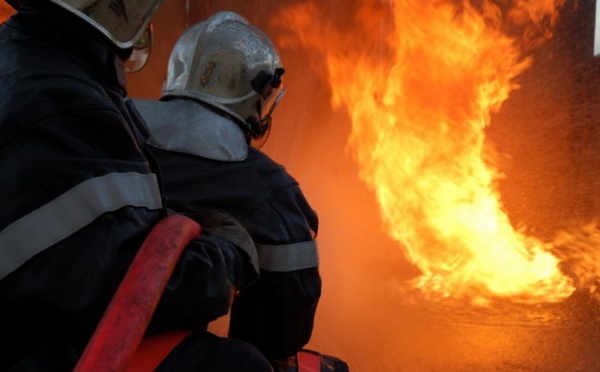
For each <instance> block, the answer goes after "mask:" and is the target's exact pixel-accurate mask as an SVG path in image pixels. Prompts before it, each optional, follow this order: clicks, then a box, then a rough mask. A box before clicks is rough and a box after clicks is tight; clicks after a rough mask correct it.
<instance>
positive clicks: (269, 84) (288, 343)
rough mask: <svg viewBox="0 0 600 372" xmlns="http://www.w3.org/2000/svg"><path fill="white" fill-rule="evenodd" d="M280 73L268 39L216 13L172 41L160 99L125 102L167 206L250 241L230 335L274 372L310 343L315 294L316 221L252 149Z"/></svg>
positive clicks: (274, 99) (288, 179)
mask: <svg viewBox="0 0 600 372" xmlns="http://www.w3.org/2000/svg"><path fill="white" fill-rule="evenodd" d="M283 73H284V69H283V68H282V65H281V61H280V58H279V56H278V53H277V51H276V50H275V48H274V47H273V45H272V43H271V41H270V40H269V38H268V37H267V35H265V34H264V33H263V32H262V31H261V30H259V29H258V28H256V27H254V26H253V25H251V24H249V23H248V21H247V20H246V19H244V18H243V17H241V16H240V15H238V14H236V13H233V12H228V11H226V12H218V13H216V14H214V15H213V16H211V17H210V18H208V19H207V20H205V21H203V22H199V23H197V24H196V25H194V26H192V27H191V28H189V29H188V30H187V31H186V32H185V33H184V34H183V35H182V36H181V37H180V39H179V40H178V41H177V43H176V44H175V46H174V48H173V51H172V53H171V57H170V60H169V65H168V72H167V78H166V81H165V84H164V86H163V91H162V96H161V98H160V100H158V101H157V100H147V99H134V100H133V101H134V102H135V104H136V107H137V108H138V110H139V111H140V113H141V114H142V116H143V117H144V118H145V119H146V122H147V124H148V126H149V129H150V132H151V138H150V140H149V144H150V149H151V151H152V153H153V154H154V157H155V159H156V160H157V162H158V163H159V164H160V167H161V170H162V172H163V175H164V186H165V195H166V196H167V204H168V207H169V208H172V209H174V210H176V211H180V212H193V211H195V210H198V209H202V208H205V207H210V208H214V209H220V210H223V211H226V212H227V213H229V214H231V215H232V216H234V217H235V218H237V219H238V220H239V221H240V222H241V223H242V225H244V227H246V228H247V230H248V231H249V232H250V234H251V236H252V238H253V239H254V242H255V244H256V247H257V252H258V256H259V265H260V273H261V274H260V279H259V281H258V283H257V284H255V285H253V286H251V287H249V288H247V289H245V290H242V291H240V292H239V293H238V295H237V297H236V299H235V301H234V304H233V308H232V312H231V316H230V329H229V336H231V337H234V338H239V339H242V340H246V341H249V342H251V343H252V344H254V345H256V346H257V347H258V348H259V349H260V350H261V351H262V352H263V354H264V355H265V356H266V357H267V358H268V359H269V360H271V361H272V362H273V364H274V366H275V367H277V368H276V369H277V370H279V369H278V368H279V367H282V368H284V367H283V365H287V362H283V365H282V364H281V363H279V362H276V361H287V360H288V358H292V359H293V358H294V357H295V355H296V353H297V352H299V351H300V350H301V349H302V348H303V347H304V346H305V345H306V344H307V343H308V341H309V340H310V337H311V333H312V330H313V322H314V318H315V312H316V309H317V303H318V301H319V298H320V295H321V277H320V274H319V262H318V251H317V242H316V240H315V238H316V236H317V230H318V218H317V214H316V213H315V211H314V210H313V209H312V208H311V206H310V205H309V203H308V202H307V200H306V198H305V196H304V195H303V192H302V191H301V189H300V187H299V184H298V182H297V181H296V180H295V179H294V178H293V177H292V176H290V175H289V174H288V173H287V172H286V170H285V168H284V167H283V166H281V165H280V164H277V163H276V162H274V161H273V160H272V159H271V158H269V157H268V156H267V155H266V154H264V153H263V152H261V151H260V150H259V148H260V146H261V145H262V144H263V143H264V142H265V141H266V139H267V137H268V134H269V131H270V128H271V127H270V123H271V113H272V112H273V109H274V108H275V106H276V105H277V103H278V101H279V100H280V99H281V97H282V96H283V94H284V89H283V85H282V75H283ZM334 359H335V358H334ZM292 364H293V363H292Z"/></svg>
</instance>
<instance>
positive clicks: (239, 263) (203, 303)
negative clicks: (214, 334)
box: [150, 213, 259, 331]
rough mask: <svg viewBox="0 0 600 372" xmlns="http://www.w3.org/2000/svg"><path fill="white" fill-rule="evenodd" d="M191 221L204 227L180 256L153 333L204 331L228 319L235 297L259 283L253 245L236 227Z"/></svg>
mask: <svg viewBox="0 0 600 372" xmlns="http://www.w3.org/2000/svg"><path fill="white" fill-rule="evenodd" d="M190 217H192V218H193V219H195V220H196V221H197V222H198V223H199V224H200V225H201V226H202V234H201V235H200V236H199V237H198V238H197V239H195V240H193V241H192V242H191V243H190V244H189V245H188V246H187V247H186V249H185V250H184V251H183V253H182V255H181V257H180V259H179V262H178V263H177V266H176V267H175V270H174V272H173V274H172V276H171V279H170V280H169V283H168V284H167V288H166V289H165V292H164V294H163V296H162V298H161V300H160V302H159V305H158V308H157V310H156V312H155V314H154V318H153V320H152V323H151V325H150V330H151V331H157V330H161V329H168V328H173V327H183V328H187V329H196V328H204V327H205V325H206V323H207V322H209V321H212V320H214V319H216V318H218V317H220V316H222V315H225V314H227V312H228V311H229V309H230V306H231V294H232V293H233V292H235V291H236V290H237V289H239V288H245V287H247V286H248V285H250V284H252V283H254V282H255V281H256V280H257V279H258V276H259V274H258V268H257V263H256V250H255V247H254V243H253V242H252V239H251V238H250V236H249V235H248V233H247V232H246V230H245V229H244V228H243V227H242V226H241V225H240V224H239V223H238V222H237V221H235V220H234V219H232V218H230V217H228V216H226V215H223V214H216V213H215V214H210V215H209V214H203V215H202V216H199V215H197V216H190Z"/></svg>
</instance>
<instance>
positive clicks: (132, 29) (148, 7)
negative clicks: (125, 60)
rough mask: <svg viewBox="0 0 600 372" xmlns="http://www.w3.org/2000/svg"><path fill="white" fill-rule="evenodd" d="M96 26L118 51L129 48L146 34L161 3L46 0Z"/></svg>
mask: <svg viewBox="0 0 600 372" xmlns="http://www.w3.org/2000/svg"><path fill="white" fill-rule="evenodd" d="M50 1H51V2H53V3H55V4H58V5H60V6H62V7H63V8H65V9H67V10H68V11H70V12H72V13H74V14H75V15H77V16H79V17H80V18H83V19H84V20H85V21H86V22H88V23H89V24H91V25H92V26H94V27H96V28H97V29H98V30H100V31H101V32H102V33H104V34H105V35H106V36H108V38H109V39H110V40H111V41H112V42H113V43H114V44H115V45H116V46H118V47H119V48H124V49H125V48H130V47H133V46H134V44H135V43H136V42H137V41H138V39H139V38H140V36H142V34H143V33H144V31H147V27H148V24H149V23H150V19H151V18H152V16H153V15H154V12H155V11H156V10H157V9H158V8H159V7H160V6H161V5H162V3H163V2H164V1H165V0H50Z"/></svg>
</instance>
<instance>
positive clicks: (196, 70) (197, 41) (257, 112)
mask: <svg viewBox="0 0 600 372" xmlns="http://www.w3.org/2000/svg"><path fill="white" fill-rule="evenodd" d="M283 73H284V69H283V68H282V66H281V61H280V59H279V55H278V54H277V51H276V50H275V48H274V46H273V44H272V43H271V41H270V40H269V38H268V37H267V36H266V35H265V34H264V33H263V32H262V31H261V30H260V29H258V28H257V27H255V26H253V25H251V24H250V23H249V22H248V21H247V20H246V19H245V18H243V17H241V16H240V15H238V14H237V13H234V12H229V11H224V12H218V13H216V14H214V15H213V16H211V17H210V18H208V19H206V20H205V21H202V22H199V23H197V24H196V25H194V26H192V27H190V28H189V29H188V30H187V31H186V32H185V33H184V34H183V35H182V36H181V37H180V38H179V40H178V41H177V43H176V44H175V46H174V48H173V51H172V52H171V57H170V59H169V66H168V70H167V78H166V81H165V84H164V86H163V91H162V97H163V98H168V97H181V96H183V97H189V98H193V99H196V100H199V101H202V102H205V103H206V104H208V105H210V106H212V107H214V108H216V109H217V110H219V111H221V112H223V113H225V114H227V115H229V116H231V117H232V118H233V120H234V121H236V122H237V124H238V125H239V126H240V127H241V128H242V130H243V131H244V134H245V135H246V139H247V141H248V143H251V144H252V145H253V146H255V147H260V146H262V144H263V143H264V142H265V141H266V139H267V137H268V133H269V130H270V121H271V114H272V113H273V109H274V108H275V106H276V105H277V103H278V102H279V100H280V99H281V97H282V96H283V94H284V92H285V90H284V89H283V84H282V75H283Z"/></svg>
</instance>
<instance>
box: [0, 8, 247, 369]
mask: <svg viewBox="0 0 600 372" xmlns="http://www.w3.org/2000/svg"><path fill="white" fill-rule="evenodd" d="M39 6H41V7H42V9H36V10H34V9H32V8H31V7H29V6H24V7H23V8H21V10H20V12H19V13H18V14H17V15H15V16H13V17H12V18H11V19H9V20H8V21H7V22H6V23H4V24H2V25H1V26H0V170H1V177H0V205H1V206H2V208H0V332H1V334H2V338H3V340H4V343H3V345H4V346H3V347H2V348H0V370H2V371H5V370H10V367H9V366H12V367H14V368H15V369H17V370H24V369H27V368H31V369H27V370H35V371H46V370H60V371H62V370H64V371H68V370H71V369H72V368H73V366H74V363H75V362H76V360H77V359H78V357H79V354H80V352H81V351H82V349H83V348H84V347H85V345H86V343H87V342H88V340H89V338H90V336H91V333H92V332H93V330H94V328H95V326H96V325H97V323H98V321H99V318H100V316H101V314H102V312H103V311H104V309H105V308H106V305H107V304H108V301H109V299H110V298H111V296H112V295H113V293H114V291H115V289H116V286H117V285H118V283H119V282H120V280H121V278H122V276H123V274H124V272H125V270H126V269H127V268H128V265H129V264H130V262H131V260H132V258H133V256H134V254H135V253H136V251H137V249H138V248H139V247H140V245H141V243H142V241H143V239H144V238H145V237H146V235H147V233H148V232H149V230H150V229H151V228H152V226H154V225H155V223H156V222H157V221H158V220H159V219H160V218H161V217H162V215H163V207H162V204H163V203H162V200H161V195H160V191H159V182H158V181H157V176H156V175H155V174H154V173H152V172H151V170H150V168H149V164H148V162H147V160H146V159H145V157H144V156H143V155H142V153H141V151H140V147H139V146H138V144H137V143H136V141H135V139H134V136H133V131H132V128H133V127H132V126H131V124H132V123H133V117H132V116H131V113H132V112H131V111H130V110H128V108H127V107H126V105H125V104H124V101H123V97H124V95H125V90H124V88H123V85H122V79H119V76H122V70H121V68H120V66H119V63H116V64H115V60H117V61H119V60H118V59H117V56H116V53H117V52H119V53H120V51H118V50H114V49H113V48H112V44H110V43H109V42H108V41H107V39H105V38H104V37H103V36H102V35H101V34H100V33H99V32H97V31H96V30H95V29H94V28H92V27H91V26H89V25H88V24H87V23H85V22H84V21H82V20H80V19H79V18H77V17H74V16H73V15H71V14H70V13H67V12H65V11H64V10H62V9H61V8H59V7H57V6H56V5H54V4H52V3H50V2H48V1H41V2H39ZM256 277H257V269H256V270H255V269H254V268H253V266H252V263H251V262H250V258H249V255H247V254H246V253H244V252H243V251H241V250H239V249H238V248H237V247H235V246H234V245H232V244H231V243H229V242H228V241H227V240H225V239H224V238H223V237H221V236H220V235H218V234H210V233H206V234H203V235H202V236H201V237H200V238H199V239H196V240H195V241H194V242H193V243H191V244H190V245H189V246H188V247H187V249H186V250H185V251H184V253H183V256H182V258H181V260H180V261H179V263H178V265H177V267H176V270H175V272H174V274H173V277H172V279H171V281H170V282H169V284H168V287H167V289H166V292H165V295H164V296H163V298H162V300H161V304H160V305H159V308H158V310H157V315H156V317H155V320H154V323H153V324H154V325H155V327H156V328H157V329H160V328H169V327H172V326H183V327H187V328H192V329H194V328H199V329H202V330H204V329H205V327H206V323H207V322H208V321H209V320H211V319H214V318H215V317H216V316H220V315H223V314H225V313H226V312H227V311H228V309H229V303H230V296H231V290H232V287H233V286H234V285H235V287H236V288H239V287H243V286H244V285H245V284H246V283H247V282H252V281H255V280H256Z"/></svg>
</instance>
